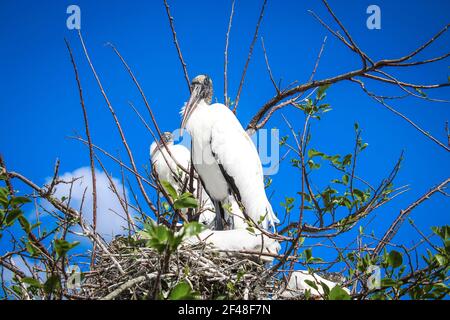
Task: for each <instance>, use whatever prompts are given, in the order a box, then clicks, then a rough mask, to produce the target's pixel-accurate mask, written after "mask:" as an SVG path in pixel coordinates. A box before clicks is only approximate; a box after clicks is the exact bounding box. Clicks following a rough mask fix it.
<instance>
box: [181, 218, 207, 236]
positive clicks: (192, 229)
mask: <svg viewBox="0 0 450 320" xmlns="http://www.w3.org/2000/svg"><path fill="white" fill-rule="evenodd" d="M204 229H205V226H204V225H203V224H201V223H198V222H196V221H192V222H189V223H188V224H186V225H185V226H184V227H183V234H184V236H185V237H193V236H196V235H198V234H199V233H200V232H202V231H203V230H204Z"/></svg>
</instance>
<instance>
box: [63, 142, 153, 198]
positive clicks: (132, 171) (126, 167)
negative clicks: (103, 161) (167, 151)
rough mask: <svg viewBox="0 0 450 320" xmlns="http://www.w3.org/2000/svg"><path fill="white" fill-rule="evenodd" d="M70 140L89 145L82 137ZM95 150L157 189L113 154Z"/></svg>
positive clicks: (95, 146) (95, 147) (99, 149)
mask: <svg viewBox="0 0 450 320" xmlns="http://www.w3.org/2000/svg"><path fill="white" fill-rule="evenodd" d="M69 138H70V139H74V140H78V141H80V142H82V143H83V144H85V145H87V141H86V140H84V139H83V138H81V137H69ZM93 147H94V149H97V150H98V151H100V152H101V153H103V154H104V155H105V156H107V157H108V158H110V159H112V160H113V161H114V162H116V163H117V164H119V165H120V167H122V168H125V169H127V171H129V172H131V173H132V174H133V175H134V176H137V177H139V178H140V179H142V181H143V182H145V183H146V184H148V185H149V186H151V187H152V188H154V189H156V186H155V185H154V184H153V183H151V182H150V181H149V180H147V179H146V178H145V177H143V176H142V175H141V174H140V173H139V172H137V171H136V170H134V169H132V168H130V167H128V166H127V165H126V164H125V163H123V162H122V161H121V160H119V159H117V158H116V157H114V156H113V155H112V154H110V153H109V152H108V151H106V150H104V149H102V148H100V147H99V146H97V145H95V144H94V145H93Z"/></svg>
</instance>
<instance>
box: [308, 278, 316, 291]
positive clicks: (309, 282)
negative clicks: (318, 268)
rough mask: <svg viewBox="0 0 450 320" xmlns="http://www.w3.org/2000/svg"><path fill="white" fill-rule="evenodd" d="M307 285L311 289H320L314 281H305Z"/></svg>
mask: <svg viewBox="0 0 450 320" xmlns="http://www.w3.org/2000/svg"><path fill="white" fill-rule="evenodd" d="M305 283H306V284H307V285H308V286H310V287H311V288H314V289H316V290H319V288H318V287H317V283H315V282H314V281H312V280H308V279H305Z"/></svg>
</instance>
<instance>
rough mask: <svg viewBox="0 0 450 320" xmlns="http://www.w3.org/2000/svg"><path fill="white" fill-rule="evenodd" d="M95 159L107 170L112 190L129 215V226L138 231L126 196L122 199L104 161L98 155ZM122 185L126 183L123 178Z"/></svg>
mask: <svg viewBox="0 0 450 320" xmlns="http://www.w3.org/2000/svg"><path fill="white" fill-rule="evenodd" d="M95 159H96V160H97V162H98V163H99V165H100V167H101V168H102V170H103V171H104V172H105V174H106V177H107V178H108V181H109V185H110V186H111V190H112V191H113V193H114V194H115V195H116V197H117V199H118V200H119V204H120V206H121V207H122V209H123V211H124V212H125V214H126V216H127V221H128V225H129V228H130V229H133V231H134V232H136V224H135V223H134V220H133V217H132V216H131V215H130V213H129V210H128V209H127V201H126V198H124V199H122V197H121V196H120V194H119V191H118V190H117V187H116V185H115V184H114V181H113V179H112V177H111V176H110V174H109V173H108V172H107V171H106V168H105V166H104V165H103V163H102V162H101V161H100V159H99V158H98V157H97V156H96V155H95ZM122 173H123V170H122ZM122 185H123V186H124V185H125V181H123V180H122ZM124 188H125V187H124ZM124 197H125V193H124Z"/></svg>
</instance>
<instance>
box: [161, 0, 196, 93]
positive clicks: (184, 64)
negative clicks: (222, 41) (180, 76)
mask: <svg viewBox="0 0 450 320" xmlns="http://www.w3.org/2000/svg"><path fill="white" fill-rule="evenodd" d="M164 6H165V7H166V12H167V17H168V18H169V23H170V29H171V30H172V36H173V43H174V44H175V47H176V48H177V53H178V58H179V59H180V62H181V66H182V67H183V73H184V78H185V79H186V83H187V86H188V90H189V92H191V81H190V80H189V75H188V71H187V66H186V62H184V59H183V54H182V53H181V49H180V45H179V44H178V39H177V33H176V31H175V26H174V19H173V17H172V16H171V14H170V7H169V4H168V3H167V0H164Z"/></svg>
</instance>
